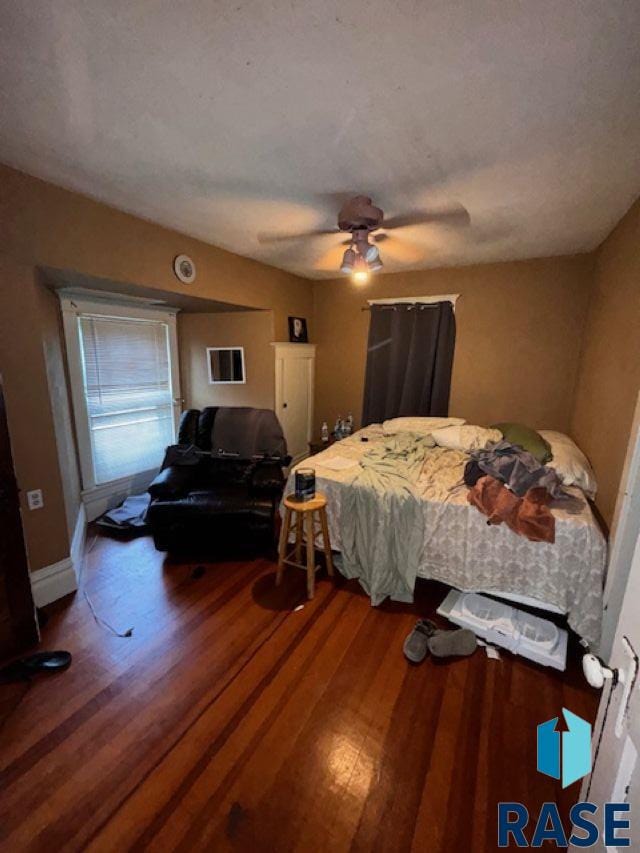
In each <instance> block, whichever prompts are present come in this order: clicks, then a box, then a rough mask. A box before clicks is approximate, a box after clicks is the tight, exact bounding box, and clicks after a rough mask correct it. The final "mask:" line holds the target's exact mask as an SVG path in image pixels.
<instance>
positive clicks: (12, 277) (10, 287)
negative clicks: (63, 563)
mask: <svg viewBox="0 0 640 853" xmlns="http://www.w3.org/2000/svg"><path fill="white" fill-rule="evenodd" d="M34 277H35V271H34V269H33V267H25V266H22V265H20V264H17V263H16V262H15V261H14V260H13V259H11V258H8V257H6V256H4V255H0V373H1V374H2V376H3V380H4V390H5V396H6V403H7V413H8V418H9V431H10V433H11V444H12V452H13V461H14V467H15V471H16V477H17V480H18V486H19V488H20V490H21V494H20V502H21V506H22V517H23V524H24V532H25V539H26V542H27V550H28V553H29V564H30V566H31V568H32V569H33V568H36V569H37V568H40V567H42V566H46V565H50V564H51V563H57V562H58V561H59V560H62V559H64V558H65V557H68V556H69V536H68V532H67V520H66V517H65V506H64V502H63V499H62V495H63V491H62V481H61V478H60V470H59V466H58V456H57V449H56V440H55V431H54V424H53V418H52V415H51V405H50V401H49V386H48V381H47V369H46V364H45V357H44V350H43V342H42V338H41V337H40V336H39V334H38V328H39V325H40V312H39V306H38V302H37V295H36V294H37V289H36V288H37V286H38V285H37V284H36V282H35V281H34ZM31 489H42V490H43V497H44V507H43V508H42V509H37V510H29V509H28V508H27V502H26V492H27V491H30V490H31Z"/></svg>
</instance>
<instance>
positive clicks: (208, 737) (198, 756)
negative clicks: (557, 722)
mask: <svg viewBox="0 0 640 853" xmlns="http://www.w3.org/2000/svg"><path fill="white" fill-rule="evenodd" d="M93 545H94V547H93V549H92V550H91V552H90V554H89V555H88V558H87V565H86V568H85V578H84V580H85V584H86V587H87V590H88V591H89V593H90V595H91V597H92V600H93V602H94V605H95V607H96V610H97V612H98V613H99V615H101V616H103V617H104V618H106V619H108V620H109V621H110V622H111V623H113V625H114V626H115V627H117V628H118V629H119V630H126V629H127V628H129V627H131V626H132V627H133V628H134V631H133V636H132V637H131V638H128V639H122V638H119V637H115V636H113V635H112V634H111V633H109V632H108V631H107V630H105V628H103V627H101V626H99V625H98V624H96V622H95V620H94V618H93V617H92V615H91V612H90V610H89V608H88V605H87V603H86V601H85V600H84V598H83V597H82V596H81V595H80V594H77V595H76V596H75V599H74V598H70V599H67V600H65V601H64V602H58V603H57V604H56V605H53V608H52V609H53V614H52V615H51V618H50V620H49V622H48V624H47V626H46V628H45V630H44V632H43V642H42V647H43V648H50V649H52V648H66V649H69V650H70V651H71V652H72V653H73V655H74V661H73V664H72V666H71V668H70V669H69V670H68V671H67V672H66V673H62V674H60V675H57V676H52V677H49V678H48V679H40V680H39V681H38V682H37V683H34V684H33V685H32V686H31V687H30V688H28V689H27V690H26V691H25V688H24V687H23V686H21V685H11V686H4V687H0V692H1V697H2V703H1V704H2V713H3V715H5V717H6V719H5V723H4V726H3V728H2V732H1V733H0V769H1V772H0V845H2V849H3V850H11V851H21V850H47V851H57V850H63V849H64V850H76V849H91V850H109V851H115V850H118V851H120V850H126V849H136V850H137V849H145V848H151V849H156V850H163V851H165V850H173V849H180V850H185V851H186V850H194V849H195V850H197V849H207V850H213V851H218V850H265V851H282V850H304V851H310V850H336V851H340V850H349V849H353V850H380V851H394V850H416V851H418V850H420V851H432V852H433V853H437V851H448V853H450V851H454V853H455V851H485V850H496V847H497V845H496V810H497V807H496V804H497V802H498V801H500V800H520V801H522V802H524V803H525V804H526V805H527V806H528V807H529V808H530V810H531V811H535V812H537V809H538V808H539V805H540V804H541V803H542V802H543V801H545V800H556V801H558V802H559V803H561V804H562V807H563V808H565V807H568V805H569V804H570V803H572V802H573V801H575V797H576V795H577V790H576V788H577V786H576V785H574V786H572V787H571V788H568V789H567V790H566V791H565V792H562V791H561V790H560V788H559V785H557V784H556V783H554V782H553V781H552V780H549V779H547V778H546V777H543V776H541V775H540V774H538V773H537V772H536V759H535V737H536V725H537V724H538V723H540V722H543V721H545V720H547V719H549V718H550V717H554V716H557V715H559V714H560V711H561V708H562V707H563V706H565V707H567V708H569V709H570V710H572V711H574V712H575V713H578V714H580V715H582V716H584V717H587V718H589V719H592V718H593V716H594V714H595V706H596V701H597V695H596V694H595V693H594V692H592V691H590V690H589V689H588V688H587V687H586V686H585V684H584V681H583V680H582V678H581V677H579V674H578V672H577V669H576V668H575V662H574V666H573V667H572V669H571V670H570V671H569V673H568V674H560V673H556V672H553V671H550V670H547V669H544V668H542V667H538V666H536V665H534V664H529V663H527V662H526V661H524V660H523V659H522V658H515V657H512V656H510V655H508V654H504V655H503V657H502V660H500V661H492V660H489V659H488V658H487V656H486V654H485V653H484V651H482V650H479V651H477V652H476V654H475V655H474V656H473V657H472V658H470V659H465V660H459V661H455V662H450V663H436V662H434V661H433V660H428V661H427V662H425V663H423V664H422V665H420V666H411V665H410V664H408V663H407V662H406V661H405V659H404V658H403V656H402V642H403V639H404V637H405V635H406V634H407V632H408V631H409V630H410V628H411V627H412V624H413V621H414V619H415V618H416V615H417V614H419V615H424V616H427V615H433V612H434V610H435V607H436V606H437V604H438V603H439V601H440V600H441V599H442V597H443V591H444V587H441V586H439V585H437V584H433V583H426V582H421V583H420V587H419V591H418V595H417V603H416V604H415V605H414V606H413V607H409V606H407V605H402V606H400V605H386V606H383V607H379V608H376V609H373V608H371V606H370V605H369V601H368V599H367V598H366V597H365V596H364V595H363V594H361V593H360V592H359V589H358V587H357V585H355V584H354V583H353V582H350V583H348V584H347V583H344V582H342V584H338V585H333V584H332V583H330V582H329V580H328V579H327V578H326V577H324V575H323V576H321V577H319V579H318V583H317V588H316V597H315V599H314V600H313V601H312V602H309V603H307V602H305V599H304V586H305V578H304V574H303V573H302V572H297V571H296V570H294V569H290V570H288V572H287V574H286V577H285V583H284V585H283V587H282V588H280V589H279V590H277V591H276V589H275V587H274V577H275V566H274V564H273V563H271V562H269V561H267V560H255V561H252V562H237V563H224V564H218V565H214V564H206V570H205V572H204V574H202V575H201V576H198V575H199V574H200V573H199V572H198V571H196V572H195V573H194V568H195V566H196V564H194V563H189V564H187V563H180V564H178V563H170V562H168V561H167V562H164V561H163V557H162V555H161V554H158V553H156V552H155V551H154V549H153V546H152V544H151V542H150V540H148V539H146V538H145V539H139V540H136V541H133V542H131V543H128V544H125V543H119V542H114V541H111V540H109V539H106V538H102V537H100V538H98V539H96V540H94V543H93ZM302 602H304V608H303V609H301V610H298V611H296V610H294V608H295V606H296V605H298V604H300V603H302ZM7 714H8V716H6V715H7Z"/></svg>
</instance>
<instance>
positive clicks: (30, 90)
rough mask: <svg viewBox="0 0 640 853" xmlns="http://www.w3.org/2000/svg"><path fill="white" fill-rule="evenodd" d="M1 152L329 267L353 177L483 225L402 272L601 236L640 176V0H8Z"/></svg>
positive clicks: (418, 236)
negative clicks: (462, 211) (272, 238)
mask: <svg viewBox="0 0 640 853" xmlns="http://www.w3.org/2000/svg"><path fill="white" fill-rule="evenodd" d="M0 20H1V21H2V26H1V28H0V87H1V88H0V117H1V118H0V160H2V161H4V162H6V163H8V164H10V165H12V166H15V167H16V168H19V169H22V170H24V171H26V172H30V173H31V174H35V175H38V176H40V177H43V178H46V179H48V180H50V181H52V182H54V183H58V184H60V185H62V186H65V187H69V188H72V189H75V190H78V191H80V192H83V193H86V194H88V195H91V196H94V197H95V198H98V199H100V200H102V201H105V202H107V203H109V204H112V205H114V206H115V207H118V208H121V209H124V210H128V211H131V212H133V213H136V214H138V215H139V216H143V217H145V218H147V219H150V220H153V221H155V222H159V223H161V224H163V225H167V226H170V227H172V228H176V229H178V230H180V231H183V232H185V233H188V234H191V235H193V236H195V237H200V238H202V239H203V240H206V241H208V242H211V243H214V244H216V245H219V246H223V247H225V248H228V249H231V250H233V251H235V252H238V253H240V254H243V255H248V256H250V257H253V258H258V259H260V260H262V261H265V262H267V263H270V264H273V265H275V266H278V267H282V268H285V269H288V270H291V271H293V272H296V273H299V274H301V275H304V276H309V277H325V276H331V275H335V274H336V266H337V264H338V261H339V258H340V253H341V251H342V247H340V245H339V244H340V237H338V236H325V237H321V238H317V239H315V240H313V241H311V240H308V241H296V242H292V243H286V244H276V245H271V246H265V245H261V244H260V243H259V242H258V240H257V234H258V233H259V232H264V231H269V232H277V231H286V232H290V231H297V230H306V229H310V228H316V227H318V228H325V227H330V226H332V225H333V224H334V222H335V217H336V214H337V210H338V208H339V206H340V201H341V200H342V198H343V197H344V193H356V192H359V193H367V194H369V195H372V196H373V198H374V200H375V202H376V203H377V204H379V205H380V206H381V207H383V208H384V210H385V213H387V214H388V215H390V216H391V215H396V214H400V213H405V212H408V211H411V210H416V209H420V210H424V209H426V208H431V207H432V206H434V205H435V206H436V207H437V206H440V205H446V204H448V203H450V202H458V203H460V204H462V205H464V206H465V207H466V208H467V210H468V212H469V214H470V218H471V224H470V225H468V226H467V227H458V228H455V229H454V228H445V227H443V226H436V225H422V226H417V227H413V228H405V229H403V230H402V231H398V232H394V236H393V239H389V240H387V241H386V242H385V243H384V245H383V246H382V245H381V250H382V255H383V258H384V261H385V268H386V270H387V271H391V270H400V269H419V268H423V267H435V266H443V265H458V264H468V263H471V262H475V261H488V260H507V259H514V258H526V257H535V256H542V255H551V254H561V253H569V252H580V251H584V250H589V249H592V248H594V247H595V246H596V245H597V244H598V243H599V242H600V241H601V240H602V239H603V238H604V237H605V236H606V235H607V233H608V232H609V231H610V230H611V228H612V227H613V226H614V224H615V223H616V222H617V220H618V219H619V218H620V217H621V216H622V214H623V213H624V212H625V210H626V209H627V208H628V207H629V205H630V204H631V203H632V201H633V200H634V198H635V197H637V196H638V194H640V38H639V36H640V2H637V0H606V2H605V0H509V2H508V3H506V2H504V0H468V1H467V2H457V1H456V0H430V2H427V0H395V2H392V3H390V2H388V0H369V2H366V3H364V2H355V0H344V2H342V3H336V2H331V0H253V2H246V0H233V1H232V2H229V0H181V2H175V0H40V1H39V2H38V3H17V2H15V0H0Z"/></svg>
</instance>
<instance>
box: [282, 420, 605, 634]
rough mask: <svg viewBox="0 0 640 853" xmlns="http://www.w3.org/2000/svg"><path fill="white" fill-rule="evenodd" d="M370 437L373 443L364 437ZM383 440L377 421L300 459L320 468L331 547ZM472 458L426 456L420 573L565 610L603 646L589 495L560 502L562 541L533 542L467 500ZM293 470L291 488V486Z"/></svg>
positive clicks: (438, 451)
mask: <svg viewBox="0 0 640 853" xmlns="http://www.w3.org/2000/svg"><path fill="white" fill-rule="evenodd" d="M362 436H366V437H368V438H369V441H368V442H363V441H361V437H362ZM382 440H384V435H383V433H382V430H381V428H380V427H379V426H371V427H368V428H367V429H364V430H360V431H359V432H357V433H355V434H354V435H353V436H351V437H350V438H348V439H344V440H343V441H340V442H337V443H336V444H334V445H332V446H331V447H330V448H328V449H327V450H325V451H323V452H322V453H319V454H317V455H316V456H314V457H313V458H312V459H308V460H305V461H304V462H302V463H300V465H302V466H304V467H313V468H315V471H316V478H317V484H316V487H317V489H318V491H322V492H324V493H325V494H326V496H327V499H328V506H327V513H328V517H329V531H330V536H331V545H332V548H333V549H334V550H337V551H340V550H341V538H340V531H341V525H340V523H339V519H340V512H341V503H342V497H343V495H344V490H345V489H348V488H349V484H350V483H351V481H352V480H353V479H354V477H355V475H356V473H357V472H358V471H359V469H360V466H359V459H360V458H361V457H362V456H363V455H364V454H365V453H366V452H367V450H369V449H370V448H371V447H372V444H373V443H374V442H378V441H382ZM466 461H467V456H466V454H464V453H461V452H459V451H456V450H446V449H444V448H439V447H436V448H433V450H431V451H429V452H428V453H427V455H426V459H425V464H424V466H423V469H422V473H421V475H420V478H419V480H418V484H417V490H418V492H419V494H420V496H421V499H422V507H423V512H424V518H425V525H424V530H425V533H424V543H423V548H422V556H421V559H420V566H419V570H418V574H419V575H420V576H421V577H424V578H432V579H434V580H439V581H442V582H444V583H446V584H449V585H450V586H453V587H456V588H457V589H461V590H474V591H483V592H492V593H495V594H497V595H500V594H502V595H513V596H516V597H519V598H521V599H525V600H530V601H531V603H533V604H535V603H539V605H540V606H543V607H547V608H549V609H554V610H556V611H559V612H562V613H566V614H567V617H568V622H569V625H570V626H571V627H572V628H573V629H574V630H575V631H576V633H577V634H579V635H580V636H581V637H583V638H584V639H585V640H586V641H587V642H588V643H589V644H591V645H597V643H598V641H599V638H600V625H601V619H602V590H603V579H604V570H605V562H606V542H605V538H604V536H603V534H602V531H601V530H600V528H599V526H598V524H597V522H596V520H595V518H594V516H593V513H592V512H591V509H590V507H589V505H588V503H587V501H586V499H584V495H583V494H582V492H581V491H580V490H579V489H569V491H571V492H572V493H573V494H575V495H577V496H579V497H581V498H582V508H581V509H580V510H579V511H578V512H574V513H570V512H568V511H567V510H565V509H562V508H559V509H556V508H555V507H554V509H553V510H552V511H553V514H554V516H555V518H556V541H555V543H554V544H553V545H551V544H548V543H546V542H531V541H529V540H528V539H526V538H524V537H523V536H518V535H517V534H515V533H513V531H511V530H510V529H509V528H508V527H507V526H506V525H504V524H502V525H499V526H493V525H492V526H489V525H487V522H486V518H485V516H484V515H482V514H481V513H480V512H479V511H478V510H477V509H476V508H475V507H473V506H471V505H470V504H469V503H468V502H467V488H466V486H464V484H463V483H462V472H463V470H464V465H465V462H466ZM294 471H295V469H293V471H292V472H291V474H290V475H289V482H288V484H287V492H290V491H293V472H294Z"/></svg>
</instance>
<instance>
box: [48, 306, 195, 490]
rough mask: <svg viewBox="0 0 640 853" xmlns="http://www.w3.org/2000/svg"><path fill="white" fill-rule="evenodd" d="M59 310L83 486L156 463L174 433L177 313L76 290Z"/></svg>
mask: <svg viewBox="0 0 640 853" xmlns="http://www.w3.org/2000/svg"><path fill="white" fill-rule="evenodd" d="M64 308H65V306H64V302H63V310H64ZM64 317H65V334H66V338H67V348H68V355H69V372H70V375H71V384H72V394H73V402H74V414H75V418H76V429H77V433H78V444H79V449H80V461H81V468H82V480H83V486H84V488H85V490H86V489H94V488H96V487H98V486H104V485H105V484H108V483H113V482H114V481H119V480H122V479H123V478H127V477H133V476H135V475H137V474H141V473H143V472H147V471H155V470H157V469H158V468H159V467H160V464H161V463H162V459H163V456H164V451H165V448H166V447H167V445H169V444H172V443H173V442H174V440H175V418H176V415H177V411H176V406H175V402H176V398H177V395H178V394H179V390H178V389H177V381H178V379H177V370H176V364H175V315H173V314H171V315H168V314H166V313H160V312H158V311H155V310H153V309H139V308H137V307H133V306H129V307H127V306H125V305H122V306H115V305H113V306H108V305H99V304H97V305H92V304H89V303H85V302H83V300H81V299H80V298H74V299H73V301H70V302H69V305H68V306H67V309H66V310H64Z"/></svg>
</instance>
